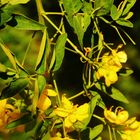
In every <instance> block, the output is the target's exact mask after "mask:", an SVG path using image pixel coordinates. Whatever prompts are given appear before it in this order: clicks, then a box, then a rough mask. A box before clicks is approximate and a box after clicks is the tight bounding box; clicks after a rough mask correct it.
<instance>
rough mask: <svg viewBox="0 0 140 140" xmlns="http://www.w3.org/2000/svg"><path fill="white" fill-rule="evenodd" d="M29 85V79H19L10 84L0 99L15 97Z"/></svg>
mask: <svg viewBox="0 0 140 140" xmlns="http://www.w3.org/2000/svg"><path fill="white" fill-rule="evenodd" d="M28 84H29V79H28V78H19V79H16V80H13V81H11V82H10V84H9V86H7V87H6V88H4V89H3V90H2V93H1V96H0V99H5V98H9V97H13V96H14V95H16V94H17V93H19V92H21V91H22V90H24V89H25V88H26V87H27V85H28Z"/></svg>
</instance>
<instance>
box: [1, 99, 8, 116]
mask: <svg viewBox="0 0 140 140" xmlns="http://www.w3.org/2000/svg"><path fill="white" fill-rule="evenodd" d="M6 103H7V99H4V100H0V114H1V112H3V111H4V109H5V106H6Z"/></svg>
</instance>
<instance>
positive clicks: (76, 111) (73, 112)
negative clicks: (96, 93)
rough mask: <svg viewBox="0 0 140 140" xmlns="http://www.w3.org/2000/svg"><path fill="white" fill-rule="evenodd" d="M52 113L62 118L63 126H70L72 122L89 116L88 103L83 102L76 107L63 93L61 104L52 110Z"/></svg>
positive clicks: (72, 124)
mask: <svg viewBox="0 0 140 140" xmlns="http://www.w3.org/2000/svg"><path fill="white" fill-rule="evenodd" d="M54 113H55V114H56V115H57V116H59V117H61V118H63V119H64V126H65V127H66V128H72V127H73V126H74V123H76V122H82V121H83V120H84V119H86V118H87V117H88V116H89V104H88V103H85V104H83V105H81V106H79V107H78V105H73V103H72V102H70V101H69V100H68V99H67V98H66V97H65V96H64V95H63V96H62V105H61V106H60V107H58V108H56V109H55V110H54Z"/></svg>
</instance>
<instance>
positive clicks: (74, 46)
mask: <svg viewBox="0 0 140 140" xmlns="http://www.w3.org/2000/svg"><path fill="white" fill-rule="evenodd" d="M43 17H44V18H45V19H46V20H47V21H48V22H49V23H50V24H51V25H52V26H53V27H54V28H55V29H56V30H57V31H58V32H59V33H60V34H63V32H62V31H61V30H60V29H59V28H58V27H57V26H56V25H55V24H54V23H53V22H52V21H51V20H50V19H49V18H48V17H47V16H46V15H45V14H43ZM67 42H68V43H69V44H70V45H71V46H72V47H73V49H74V50H75V51H76V52H77V54H79V55H80V56H81V57H82V58H83V59H85V60H86V61H88V62H89V63H93V62H92V61H91V60H90V59H89V58H87V57H86V56H85V55H84V54H83V53H82V52H81V51H80V50H79V49H78V48H77V46H76V45H74V44H73V42H71V41H70V40H69V39H68V38H67Z"/></svg>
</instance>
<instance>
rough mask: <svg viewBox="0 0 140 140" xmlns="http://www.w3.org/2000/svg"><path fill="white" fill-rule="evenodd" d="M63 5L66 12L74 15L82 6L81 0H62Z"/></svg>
mask: <svg viewBox="0 0 140 140" xmlns="http://www.w3.org/2000/svg"><path fill="white" fill-rule="evenodd" d="M63 6H64V9H65V11H66V13H67V14H70V15H74V14H76V13H77V12H78V11H79V10H80V9H81V8H82V2H81V0H63Z"/></svg>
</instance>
